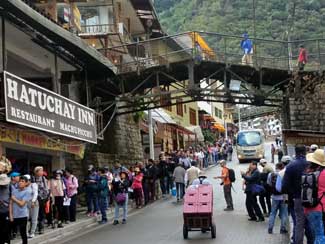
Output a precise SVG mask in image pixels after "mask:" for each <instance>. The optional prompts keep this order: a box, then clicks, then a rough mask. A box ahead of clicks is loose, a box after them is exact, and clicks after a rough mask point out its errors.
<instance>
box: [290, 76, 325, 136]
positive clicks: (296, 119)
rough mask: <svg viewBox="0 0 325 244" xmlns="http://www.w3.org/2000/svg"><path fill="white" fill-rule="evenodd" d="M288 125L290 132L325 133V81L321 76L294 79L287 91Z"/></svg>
mask: <svg viewBox="0 0 325 244" xmlns="http://www.w3.org/2000/svg"><path fill="white" fill-rule="evenodd" d="M287 96H288V104H289V106H288V110H289V111H287V112H289V115H290V116H289V118H288V119H289V120H290V121H289V125H288V126H287V127H288V129H292V130H312V131H320V132H324V131H325V113H324V108H325V79H324V77H322V76H318V75H315V76H301V77H299V78H298V77H296V79H295V83H293V84H292V85H291V88H290V87H289V90H288V95H287Z"/></svg>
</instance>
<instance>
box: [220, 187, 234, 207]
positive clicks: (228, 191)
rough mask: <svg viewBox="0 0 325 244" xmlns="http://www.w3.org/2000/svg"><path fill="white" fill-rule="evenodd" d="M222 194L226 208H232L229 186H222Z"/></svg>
mask: <svg viewBox="0 0 325 244" xmlns="http://www.w3.org/2000/svg"><path fill="white" fill-rule="evenodd" d="M223 193H224V196H225V200H226V203H227V208H234V205H233V202H232V196H231V184H229V185H224V186H223Z"/></svg>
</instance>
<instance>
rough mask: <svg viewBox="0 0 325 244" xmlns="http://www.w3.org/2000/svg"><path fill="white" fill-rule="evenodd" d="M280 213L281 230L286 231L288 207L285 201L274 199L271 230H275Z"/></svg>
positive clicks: (270, 223) (270, 221)
mask: <svg viewBox="0 0 325 244" xmlns="http://www.w3.org/2000/svg"><path fill="white" fill-rule="evenodd" d="M278 211H279V212H280V219H281V230H285V229H286V224H287V219H288V207H287V205H286V204H285V202H284V200H274V199H272V210H271V214H270V218H269V229H271V230H272V229H273V227H274V222H275V218H276V216H277V213H278Z"/></svg>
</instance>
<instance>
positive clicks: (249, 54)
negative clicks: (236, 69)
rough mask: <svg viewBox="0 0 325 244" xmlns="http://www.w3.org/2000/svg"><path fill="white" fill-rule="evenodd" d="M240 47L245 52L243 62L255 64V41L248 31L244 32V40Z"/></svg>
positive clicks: (244, 63)
mask: <svg viewBox="0 0 325 244" xmlns="http://www.w3.org/2000/svg"><path fill="white" fill-rule="evenodd" d="M240 47H241V49H242V50H243V52H244V56H243V58H242V64H243V65H253V43H252V41H251V40H250V39H249V37H248V34H247V33H246V32H245V33H244V34H243V40H242V41H241V42H240Z"/></svg>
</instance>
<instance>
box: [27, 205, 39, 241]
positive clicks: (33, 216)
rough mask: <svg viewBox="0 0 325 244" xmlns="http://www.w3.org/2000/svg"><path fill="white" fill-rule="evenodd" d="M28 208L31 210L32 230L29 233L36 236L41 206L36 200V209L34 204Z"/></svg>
mask: <svg viewBox="0 0 325 244" xmlns="http://www.w3.org/2000/svg"><path fill="white" fill-rule="evenodd" d="M28 208H29V217H30V219H31V225H30V230H29V233H30V234H31V235H33V234H35V232H36V228H37V220H38V212H39V204H38V201H37V200H36V202H35V205H34V207H33V208H32V203H31V202H29V203H28Z"/></svg>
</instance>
